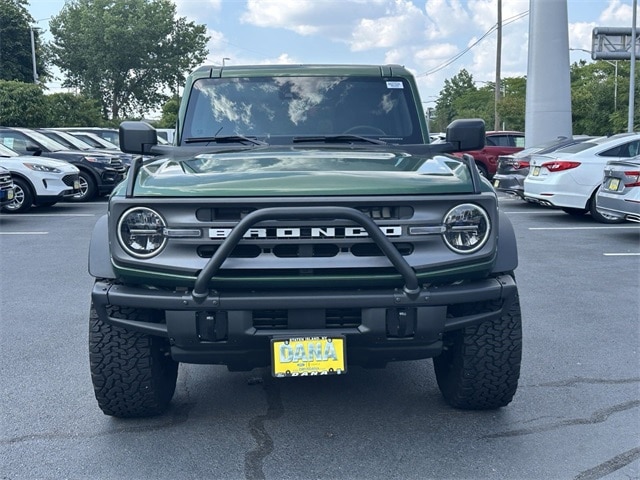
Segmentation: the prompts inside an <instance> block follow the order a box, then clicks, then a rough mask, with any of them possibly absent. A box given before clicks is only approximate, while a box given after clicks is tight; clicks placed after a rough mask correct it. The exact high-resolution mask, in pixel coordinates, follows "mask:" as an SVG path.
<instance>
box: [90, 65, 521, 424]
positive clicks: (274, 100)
mask: <svg viewBox="0 0 640 480" xmlns="http://www.w3.org/2000/svg"><path fill="white" fill-rule="evenodd" d="M484 130H485V129H484V122H482V121H481V120H457V121H454V122H453V123H452V124H451V125H450V126H449V128H448V129H447V138H446V142H445V143H441V144H432V145H430V144H429V136H428V129H427V125H426V122H425V116H424V112H423V110H422V106H421V102H420V98H419V95H418V91H417V87H416V84H415V79H414V78H413V76H412V75H411V74H410V73H409V72H408V71H407V70H406V69H405V68H403V67H401V66H398V65H382V66H371V65H369V66H367V65H349V66H348V65H291V66H284V65H278V66H228V67H202V68H200V69H198V70H196V71H195V72H193V73H192V74H191V75H190V76H189V78H188V80H187V83H186V87H185V91H184V97H183V99H182V103H181V106H180V110H179V116H178V121H177V128H176V137H175V139H174V144H173V145H159V144H158V142H157V134H156V131H155V130H154V129H153V128H152V127H151V126H150V125H148V124H146V123H144V122H123V124H122V125H121V126H120V145H121V147H122V149H123V150H124V151H125V152H128V153H135V154H140V155H144V156H145V158H146V159H145V160H144V161H142V160H138V161H136V162H135V163H134V164H133V165H132V167H131V169H130V170H129V173H128V176H127V179H126V181H124V182H123V183H122V184H120V185H119V186H118V187H117V188H116V190H115V191H114V192H113V194H112V195H111V198H110V200H109V206H108V214H107V215H105V216H104V217H102V218H100V219H99V220H98V222H97V224H96V226H95V229H94V232H93V235H92V239H91V245H90V252H89V272H90V274H91V275H92V276H93V277H95V286H94V288H93V291H92V305H91V313H90V335H89V348H90V363H91V376H92V380H93V385H94V389H95V395H96V398H97V400H98V404H99V406H100V408H101V409H102V411H103V412H104V413H105V414H107V415H113V416H117V417H139V416H149V415H156V414H160V413H162V412H163V411H165V410H166V409H167V408H168V406H169V403H170V401H171V398H172V396H173V394H174V391H175V387H176V378H177V374H178V366H179V364H180V363H181V362H183V363H199V364H221V365H227V366H228V368H229V369H230V370H233V371H239V370H250V369H253V368H259V367H263V368H269V369H270V371H271V374H272V375H273V376H274V377H290V376H314V375H344V374H347V373H348V371H349V367H350V366H351V365H360V366H365V367H382V366H384V365H385V364H387V363H388V362H391V361H400V360H417V359H426V358H433V364H434V367H435V374H436V378H437V383H438V386H439V388H440V391H441V392H442V395H443V397H444V399H445V400H446V402H448V403H449V404H450V405H452V406H454V407H457V408H464V409H492V408H498V407H502V406H504V405H507V404H508V403H509V402H510V401H511V400H512V398H513V396H514V394H515V392H516V388H517V384H518V378H519V374H520V358H521V352H522V333H521V315H520V305H519V300H518V290H517V286H516V282H515V278H514V270H515V268H516V266H517V263H518V260H517V248H516V241H515V235H514V232H513V228H512V226H511V224H510V222H509V220H508V219H507V218H506V216H505V215H504V214H502V213H501V212H499V210H498V199H497V196H496V193H495V191H494V190H493V188H492V187H491V185H490V184H489V183H488V181H487V180H486V179H484V178H482V177H481V176H480V175H479V173H478V170H477V168H476V166H475V164H474V162H473V159H472V158H471V157H468V156H463V158H457V157H455V156H453V155H450V153H451V152H457V151H462V150H473V149H477V148H481V146H482V145H483V142H484V133H485V132H484Z"/></svg>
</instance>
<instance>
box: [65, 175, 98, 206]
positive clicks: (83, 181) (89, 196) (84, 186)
mask: <svg viewBox="0 0 640 480" xmlns="http://www.w3.org/2000/svg"><path fill="white" fill-rule="evenodd" d="M79 179H80V192H79V193H76V194H75V195H73V196H71V197H68V199H69V200H70V201H72V202H88V201H89V200H93V199H94V198H95V197H96V196H97V194H98V188H97V187H96V181H95V180H94V179H93V177H92V176H91V174H90V173H87V172H83V171H80V175H79Z"/></svg>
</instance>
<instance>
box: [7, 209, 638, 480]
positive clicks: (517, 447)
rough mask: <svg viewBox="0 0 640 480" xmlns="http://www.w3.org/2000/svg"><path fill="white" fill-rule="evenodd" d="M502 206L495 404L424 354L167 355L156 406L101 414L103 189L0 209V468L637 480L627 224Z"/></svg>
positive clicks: (163, 474) (138, 475)
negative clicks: (166, 404) (276, 372)
mask: <svg viewBox="0 0 640 480" xmlns="http://www.w3.org/2000/svg"><path fill="white" fill-rule="evenodd" d="M500 205H501V208H502V209H503V210H504V211H505V212H506V214H507V215H508V216H509V218H510V219H511V221H512V222H513V224H514V228H515V231H516V235H517V237H518V248H519V257H520V265H519V267H518V269H517V270H516V278H517V280H518V284H519V291H520V298H521V305H522V313H523V323H524V342H525V343H524V354H523V361H522V375H521V379H520V387H519V390H518V392H517V394H516V397H515V399H514V401H513V402H512V403H511V404H510V405H509V406H508V407H506V408H503V409H501V410H498V411H489V412H468V411H458V410H453V409H451V408H450V407H448V406H447V405H446V404H445V403H444V401H443V400H442V399H441V397H440V393H439V391H438V388H437V385H436V382H435V376H434V374H433V371H432V363H431V361H417V362H406V363H398V364H393V365H390V366H389V367H387V368H386V369H383V370H365V369H359V368H352V369H351V370H350V371H349V373H348V374H347V375H345V376H343V377H330V378H317V377H316V378H294V379H273V378H271V377H270V373H269V372H268V371H267V370H254V371H252V372H239V373H229V372H228V371H227V370H226V368H225V367H219V366H206V365H181V367H180V373H179V377H178V387H177V391H176V395H175V397H174V400H173V403H172V407H171V409H170V410H169V412H168V413H167V414H165V415H163V416H160V417H157V418H153V419H143V420H118V419H113V418H110V417H106V416H104V415H103V414H102V412H101V411H100V410H99V409H98V406H97V404H96V401H95V398H94V396H93V390H92V386H91V379H90V374H89V361H88V351H87V337H88V312H89V302H90V300H89V295H90V291H91V286H92V283H93V279H92V278H91V277H90V276H89V275H88V273H87V266H86V265H87V253H88V245H89V238H90V235H91V229H92V227H93V224H94V223H95V222H96V220H97V219H98V217H99V216H100V215H102V214H103V213H104V212H105V211H106V202H105V201H97V202H92V203H86V204H73V203H60V204H57V205H56V206H54V207H51V208H46V209H45V208H41V209H34V210H33V211H32V212H30V213H27V214H25V215H7V214H2V215H0V252H1V256H0V272H1V276H0V278H1V280H0V365H1V366H0V373H1V378H2V389H1V391H0V405H1V408H0V426H1V428H0V478H1V479H12V480H13V479H16V480H17V479H35V478H37V479H60V478H68V479H87V478H91V479H121V478H122V479H124V478H126V479H151V478H153V479H192V478H193V479H201V478H211V479H260V478H265V479H299V478H317V479H383V478H384V479H391V478H393V479H427V478H434V479H462V478H465V479H467V478H468V479H485V478H487V479H580V480H585V479H629V478H640V368H639V367H640V361H639V358H638V349H639V346H640V323H639V322H640V224H632V223H625V224H621V225H604V224H599V223H596V222H594V221H592V220H591V219H590V217H589V216H585V217H581V218H576V217H570V216H569V215H566V214H564V213H562V212H561V211H556V210H551V209H548V208H544V207H541V206H537V205H531V204H526V203H523V202H521V201H519V200H516V199H512V198H509V197H501V202H500Z"/></svg>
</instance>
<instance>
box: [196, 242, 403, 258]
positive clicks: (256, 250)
mask: <svg viewBox="0 0 640 480" xmlns="http://www.w3.org/2000/svg"><path fill="white" fill-rule="evenodd" d="M393 245H394V246H395V247H396V248H397V249H398V251H399V252H400V253H401V254H402V255H405V256H406V255H411V253H412V252H413V245H412V244H410V243H394V244H393ZM218 248H219V246H218V245H201V246H199V247H198V256H200V257H201V258H211V257H212V256H213V254H214V253H215V252H216V250H218ZM343 250H344V248H342V247H340V246H339V245H336V244H333V243H331V244H326V243H325V244H323V243H319V244H282V245H276V246H274V247H273V248H262V247H260V246H259V245H238V246H236V248H234V249H233V251H232V252H231V254H230V255H229V258H258V257H259V256H260V255H261V254H263V253H272V254H273V255H274V256H276V257H278V258H330V257H335V256H337V255H338V254H339V253H340V252H341V251H343ZM346 251H348V252H349V253H351V254H352V255H353V256H355V257H381V256H383V255H384V254H383V253H382V251H381V250H380V248H378V246H377V245H376V244H374V243H356V244H354V245H351V246H350V247H347V248H346Z"/></svg>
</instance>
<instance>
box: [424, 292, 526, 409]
mask: <svg viewBox="0 0 640 480" xmlns="http://www.w3.org/2000/svg"><path fill="white" fill-rule="evenodd" d="M498 306H499V302H496V301H492V302H484V303H479V304H476V305H471V306H464V307H462V308H461V310H462V311H459V312H457V313H458V314H460V315H465V314H467V315H468V314H471V313H478V312H482V311H487V310H495V308H496V307H498ZM444 345H445V349H444V350H443V352H442V353H441V354H440V355H439V356H437V357H435V358H434V359H433V364H434V368H435V373H436V379H437V381H438V387H440V392H441V393H442V396H443V397H444V399H445V401H446V402H447V403H448V404H449V405H451V406H453V407H455V408H460V409H466V410H489V409H495V408H500V407H504V406H505V405H508V404H509V403H510V402H511V400H512V399H513V396H514V395H515V393H516V390H517V388H518V379H519V377H520V361H521V357H522V318H521V313H520V301H519V298H518V295H517V294H516V296H515V298H514V299H513V303H512V304H511V306H510V307H509V310H508V311H504V312H503V314H502V316H501V317H500V318H499V319H498V320H496V321H493V322H492V321H485V322H483V323H480V324H478V325H473V326H470V327H466V328H464V329H462V330H456V331H453V332H449V333H446V334H445V336H444Z"/></svg>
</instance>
